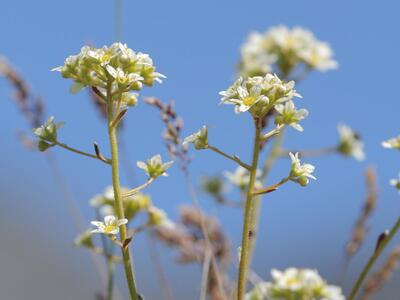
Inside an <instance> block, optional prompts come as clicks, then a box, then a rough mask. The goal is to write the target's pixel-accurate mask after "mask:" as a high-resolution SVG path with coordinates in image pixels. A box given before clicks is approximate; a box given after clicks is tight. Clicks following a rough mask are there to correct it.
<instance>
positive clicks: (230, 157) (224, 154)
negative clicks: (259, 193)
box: [208, 145, 251, 170]
mask: <svg viewBox="0 0 400 300" xmlns="http://www.w3.org/2000/svg"><path fill="white" fill-rule="evenodd" d="M208 149H210V150H212V151H214V152H216V153H218V154H221V155H222V156H223V157H226V158H227V159H230V160H232V161H234V162H236V163H237V164H239V165H240V166H241V167H243V168H245V169H247V170H250V168H251V167H250V166H249V165H248V164H245V163H244V162H242V161H241V160H240V159H239V158H238V157H236V156H231V155H229V154H227V153H225V152H223V151H221V150H219V149H218V148H217V147H214V146H211V145H208Z"/></svg>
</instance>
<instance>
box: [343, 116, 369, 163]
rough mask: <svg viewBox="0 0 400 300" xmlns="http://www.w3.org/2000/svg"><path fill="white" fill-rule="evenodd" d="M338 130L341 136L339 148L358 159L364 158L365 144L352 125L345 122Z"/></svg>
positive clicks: (344, 153)
mask: <svg viewBox="0 0 400 300" xmlns="http://www.w3.org/2000/svg"><path fill="white" fill-rule="evenodd" d="M338 132H339V137H340V142H339V146H338V147H337V150H338V152H339V153H342V154H343V155H346V156H353V157H354V158H355V159H357V160H360V161H361V160H364V158H365V153H364V144H363V142H362V141H361V139H360V136H359V135H358V134H357V133H356V132H355V131H354V130H353V129H351V128H350V127H348V126H347V125H344V124H339V125H338Z"/></svg>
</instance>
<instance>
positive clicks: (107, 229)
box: [104, 224, 117, 232]
mask: <svg viewBox="0 0 400 300" xmlns="http://www.w3.org/2000/svg"><path fill="white" fill-rule="evenodd" d="M115 229H117V226H115V225H114V224H111V225H106V226H105V227H104V231H105V232H111V231H114V230H115Z"/></svg>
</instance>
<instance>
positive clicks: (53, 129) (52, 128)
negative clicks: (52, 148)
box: [33, 117, 64, 143]
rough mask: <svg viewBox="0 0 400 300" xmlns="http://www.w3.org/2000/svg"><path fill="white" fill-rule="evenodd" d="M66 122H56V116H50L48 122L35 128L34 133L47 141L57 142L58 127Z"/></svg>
mask: <svg viewBox="0 0 400 300" xmlns="http://www.w3.org/2000/svg"><path fill="white" fill-rule="evenodd" d="M63 124H64V123H62V122H61V123H58V124H55V123H54V117H50V118H49V119H48V120H47V122H46V123H44V124H43V125H42V126H40V127H39V128H36V129H34V130H33V133H34V134H35V135H36V136H37V137H38V138H39V139H40V140H44V141H47V142H51V143H55V142H56V141H57V129H59V128H60V127H61V126H62V125H63Z"/></svg>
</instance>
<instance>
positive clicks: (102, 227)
mask: <svg viewBox="0 0 400 300" xmlns="http://www.w3.org/2000/svg"><path fill="white" fill-rule="evenodd" d="M127 223H128V220H127V219H125V218H124V219H118V218H117V217H116V216H113V215H110V216H105V217H104V222H101V221H92V222H91V224H92V225H94V226H96V227H97V228H96V229H93V230H92V231H91V232H92V233H104V234H111V235H116V234H118V233H119V227H120V226H121V225H125V224H127Z"/></svg>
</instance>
